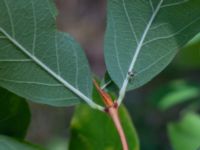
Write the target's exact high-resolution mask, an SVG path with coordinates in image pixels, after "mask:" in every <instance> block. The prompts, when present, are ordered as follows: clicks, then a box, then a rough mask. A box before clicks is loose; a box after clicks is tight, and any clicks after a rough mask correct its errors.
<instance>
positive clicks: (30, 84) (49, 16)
mask: <svg viewBox="0 0 200 150" xmlns="http://www.w3.org/2000/svg"><path fill="white" fill-rule="evenodd" d="M55 17H56V13H55V8H54V4H53V0H43V1H41V0H28V1H27V0H1V1H0V85H1V86H3V87H4V88H7V89H8V90H10V91H12V92H14V93H16V94H18V95H20V96H23V97H25V98H27V99H30V100H32V101H34V102H39V103H45V104H50V105H54V106H64V105H71V104H75V103H78V102H79V99H78V98H77V96H75V95H74V93H76V94H78V95H79V96H81V97H82V99H84V100H86V101H87V100H88V97H90V94H91V89H92V82H91V79H90V78H91V76H90V71H89V67H88V63H87V60H86V57H85V55H84V53H83V51H82V50H81V48H80V46H79V45H78V44H77V43H76V42H75V41H74V40H73V39H72V38H71V37H70V36H69V35H67V34H65V33H61V32H58V31H57V30H56V25H55V22H56V21H55V20H56V19H55ZM88 101H89V100H88Z"/></svg>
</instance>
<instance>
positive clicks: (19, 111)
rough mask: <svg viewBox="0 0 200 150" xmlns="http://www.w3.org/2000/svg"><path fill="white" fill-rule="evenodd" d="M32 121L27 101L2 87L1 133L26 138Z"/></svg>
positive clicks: (0, 103)
mask: <svg viewBox="0 0 200 150" xmlns="http://www.w3.org/2000/svg"><path fill="white" fill-rule="evenodd" d="M29 123H30V111H29V107H28V104H27V103H26V101H25V100H24V99H22V98H20V97H18V96H16V95H14V94H12V93H10V92H8V91H7V90H4V89H2V88H0V134H3V135H8V136H12V137H16V138H24V136H25V135H26V131H27V128H28V126H29Z"/></svg>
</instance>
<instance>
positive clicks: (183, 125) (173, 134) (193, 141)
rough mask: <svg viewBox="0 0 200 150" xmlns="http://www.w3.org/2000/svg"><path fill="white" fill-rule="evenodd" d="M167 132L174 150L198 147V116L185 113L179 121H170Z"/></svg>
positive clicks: (195, 148) (199, 120) (199, 143)
mask: <svg viewBox="0 0 200 150" xmlns="http://www.w3.org/2000/svg"><path fill="white" fill-rule="evenodd" d="M168 134H169V137H170V140H171V143H172V146H173V148H174V150H197V148H200V116H199V115H197V114H195V113H187V114H186V115H185V116H184V117H183V119H182V120H181V121H180V122H179V123H170V124H169V126H168Z"/></svg>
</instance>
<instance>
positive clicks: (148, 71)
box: [105, 0, 200, 90]
mask: <svg viewBox="0 0 200 150" xmlns="http://www.w3.org/2000/svg"><path fill="white" fill-rule="evenodd" d="M199 6H200V1H199V0H168V1H166V0H145V1H144V0H109V1H108V10H107V11H108V16H107V18H108V19H107V30H106V38H105V60H106V65H107V69H108V72H109V74H110V76H111V78H112V79H113V80H114V82H115V83H116V84H117V85H118V86H119V87H120V88H121V87H122V85H123V86H124V85H125V87H126V84H128V81H127V80H129V75H128V74H130V73H131V74H132V73H133V76H134V77H133V78H134V79H133V82H129V84H128V89H129V90H130V89H134V88H137V87H140V86H142V85H144V84H145V83H147V82H148V81H150V80H151V79H152V78H153V77H155V76H156V75H157V74H158V73H160V72H161V71H162V70H163V69H164V68H165V67H166V66H167V65H168V64H169V63H170V62H171V60H172V59H173V58H174V56H175V55H176V53H177V51H178V50H179V49H180V48H181V47H182V46H184V45H185V44H186V43H187V42H188V41H189V40H190V39H191V38H192V37H194V36H195V34H197V33H198V32H199V31H200V28H199V24H200V17H199V16H200V9H199Z"/></svg>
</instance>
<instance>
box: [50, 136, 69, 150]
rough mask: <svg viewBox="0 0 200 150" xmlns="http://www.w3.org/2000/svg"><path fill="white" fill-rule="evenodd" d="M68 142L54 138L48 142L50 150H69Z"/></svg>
mask: <svg viewBox="0 0 200 150" xmlns="http://www.w3.org/2000/svg"><path fill="white" fill-rule="evenodd" d="M67 147H68V141H67V139H64V138H53V139H52V140H50V141H49V142H48V145H47V149H48V150H67Z"/></svg>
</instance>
